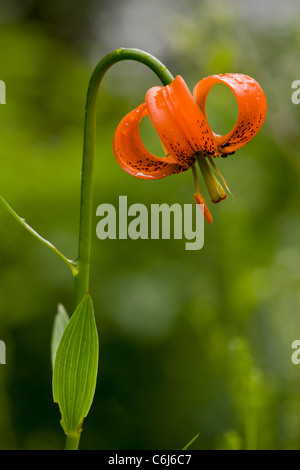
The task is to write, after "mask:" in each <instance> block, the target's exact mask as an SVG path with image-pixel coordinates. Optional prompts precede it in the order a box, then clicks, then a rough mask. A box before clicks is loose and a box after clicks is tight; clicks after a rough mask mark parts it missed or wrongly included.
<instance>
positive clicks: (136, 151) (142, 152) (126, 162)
mask: <svg viewBox="0 0 300 470" xmlns="http://www.w3.org/2000/svg"><path fill="white" fill-rule="evenodd" d="M147 114H148V111H147V107H146V104H145V103H143V104H141V105H140V106H138V107H137V108H136V109H134V110H133V111H131V112H130V113H128V114H127V115H126V116H125V117H124V118H123V119H122V121H121V122H120V124H119V125H118V127H117V129H116V132H115V135H114V139H113V150H114V154H115V157H116V160H117V162H118V163H119V165H120V166H121V167H122V168H123V170H125V171H126V172H127V173H129V174H130V175H133V176H135V177H136V178H141V179H159V178H164V177H166V176H168V175H171V174H173V173H180V172H181V171H183V170H184V169H183V168H182V167H181V165H179V164H178V163H176V162H175V161H174V159H173V158H172V157H170V156H167V157H156V156H155V155H152V154H151V153H150V152H148V150H147V149H146V148H145V147H144V145H143V143H142V141H141V137H140V133H139V123H140V121H141V119H142V118H143V117H144V116H146V115H147Z"/></svg>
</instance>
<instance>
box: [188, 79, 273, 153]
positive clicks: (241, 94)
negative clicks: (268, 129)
mask: <svg viewBox="0 0 300 470" xmlns="http://www.w3.org/2000/svg"><path fill="white" fill-rule="evenodd" d="M216 83H224V84H225V85H227V86H228V87H229V88H230V89H231V90H232V91H233V93H234V95H235V97H236V100H237V103H238V110H239V114H238V118H237V122H236V124H235V126H234V128H233V129H232V130H231V131H230V132H229V133H228V134H226V135H224V136H219V135H217V134H215V139H216V143H217V146H218V150H219V151H220V152H221V153H230V152H234V151H235V150H237V149H239V148H240V147H242V146H243V145H245V144H246V143H248V142H249V141H250V140H251V139H252V138H253V137H254V136H255V135H256V134H257V132H258V131H259V129H260V128H261V126H262V125H263V122H264V119H265V117H266V112H267V100H266V97H265V94H264V92H263V90H262V88H261V87H260V85H259V84H258V83H257V82H256V81H255V80H254V79H253V78H251V77H249V76H247V75H243V74H239V73H226V74H221V75H211V76H210V77H206V78H204V79H203V80H201V81H200V82H199V83H198V84H197V85H196V86H195V88H194V91H193V95H194V98H195V100H196V102H197V104H198V106H199V107H200V109H201V110H202V112H203V113H204V114H205V115H206V111H205V103H206V98H207V95H208V93H209V91H210V90H211V88H212V87H213V86H214V85H215V84H216Z"/></svg>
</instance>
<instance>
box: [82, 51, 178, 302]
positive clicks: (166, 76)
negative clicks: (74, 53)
mask: <svg viewBox="0 0 300 470" xmlns="http://www.w3.org/2000/svg"><path fill="white" fill-rule="evenodd" d="M122 60H135V61H137V62H141V63H143V64H144V65H147V66H148V67H149V68H150V69H151V70H153V72H154V73H155V74H156V75H157V76H158V77H159V78H160V80H161V81H162V83H163V85H168V84H169V83H171V82H172V81H173V80H174V77H173V76H172V75H171V74H170V72H169V71H168V70H167V69H166V67H165V66H164V65H163V64H162V63H161V62H160V61H159V60H158V59H156V58H155V57H153V56H152V55H150V54H147V53H146V52H144V51H140V50H138V49H123V48H121V49H117V50H116V51H114V52H112V53H110V54H108V55H107V56H105V57H104V58H103V59H102V60H101V61H100V62H99V63H98V65H97V66H96V68H95V69H94V72H93V74H92V76H91V79H90V83H89V87H88V91H87V99H86V108H85V125H84V142H83V160H82V172H81V178H82V180H81V203H80V227H79V245H78V258H77V270H78V273H77V275H76V277H75V304H76V306H77V305H78V304H79V302H80V301H81V299H82V298H83V297H84V295H85V294H86V293H87V292H88V291H89V273H90V258H91V237H92V216H93V213H92V209H93V204H92V196H93V167H94V142H95V131H96V111H97V96H98V90H99V85H100V83H101V80H102V78H103V76H104V74H105V72H106V71H107V70H108V69H109V68H110V67H111V66H112V65H114V64H115V63H117V62H120V61H122Z"/></svg>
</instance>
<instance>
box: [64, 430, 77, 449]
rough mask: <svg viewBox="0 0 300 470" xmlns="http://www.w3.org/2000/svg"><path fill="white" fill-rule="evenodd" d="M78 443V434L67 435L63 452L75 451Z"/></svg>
mask: <svg viewBox="0 0 300 470" xmlns="http://www.w3.org/2000/svg"><path fill="white" fill-rule="evenodd" d="M79 441H80V434H79V433H78V434H76V435H69V434H67V438H66V445H65V450H77V449H78V446H79Z"/></svg>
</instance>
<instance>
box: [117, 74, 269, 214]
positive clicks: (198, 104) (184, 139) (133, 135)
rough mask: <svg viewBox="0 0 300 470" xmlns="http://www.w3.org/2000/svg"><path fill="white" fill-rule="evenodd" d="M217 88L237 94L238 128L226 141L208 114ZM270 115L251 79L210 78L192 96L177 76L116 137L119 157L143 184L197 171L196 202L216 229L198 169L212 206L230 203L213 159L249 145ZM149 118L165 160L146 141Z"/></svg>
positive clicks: (150, 93) (154, 91) (152, 94)
mask: <svg viewBox="0 0 300 470" xmlns="http://www.w3.org/2000/svg"><path fill="white" fill-rule="evenodd" d="M217 83H223V84H225V85H227V86H228V87H229V88H230V89H231V90H232V91H233V93H234V95H235V98H236V100H237V103H238V110H239V112H238V118H237V122H236V124H235V126H234V127H233V129H232V130H231V131H230V132H229V133H228V134H226V135H223V136H221V135H219V134H216V133H214V132H213V131H212V130H211V128H210V126H209V124H208V121H207V115H206V110H205V103H206V98H207V95H208V93H209V91H210V90H211V88H212V87H213V86H214V85H215V84H217ZM266 111H267V102H266V98H265V95H264V92H263V90H262V88H261V87H260V85H259V84H258V83H257V82H256V81H255V80H254V79H253V78H251V77H248V76H247V75H242V74H237V73H227V74H222V75H212V76H210V77H206V78H204V79H203V80H201V81H200V82H199V83H198V84H197V85H196V86H195V88H194V90H193V94H191V92H190V91H189V89H188V87H187V85H186V83H185V82H184V80H183V78H182V77H181V76H179V75H178V76H177V77H176V78H175V79H174V80H173V81H172V82H171V83H170V85H166V86H164V87H162V86H156V87H153V88H151V89H150V90H149V91H148V92H147V94H146V97H145V103H143V104H141V105H140V106H138V107H137V108H136V109H134V110H133V111H131V112H130V113H129V114H127V115H126V116H125V117H124V118H123V119H122V121H121V122H120V124H119V125H118V127H117V129H116V132H115V135H114V141H113V148H114V154H115V157H116V159H117V161H118V163H119V165H120V166H121V167H122V168H123V169H124V170H125V171H126V172H127V173H129V174H131V175H133V176H135V177H136V178H141V179H159V178H164V177H166V176H168V175H172V174H175V173H181V172H183V171H186V170H188V169H189V168H192V169H193V174H194V181H195V187H196V193H195V194H194V199H195V201H196V203H197V204H203V205H204V216H205V218H206V220H207V221H208V222H209V223H211V222H212V216H211V214H210V212H209V210H208V207H207V205H206V203H205V200H204V198H203V196H202V195H201V194H200V192H199V187H198V180H197V174H196V167H195V163H196V162H197V163H198V164H199V167H200V170H201V173H202V175H203V178H204V181H205V183H206V186H207V189H208V192H209V194H210V197H211V201H212V202H213V203H218V202H220V201H222V200H223V199H225V198H226V192H225V190H224V188H223V186H222V184H221V183H220V182H219V181H218V179H217V177H216V176H215V174H214V172H215V173H216V174H217V175H218V176H219V177H220V179H221V180H222V182H223V184H224V186H225V187H226V189H227V190H228V191H229V189H228V187H227V185H226V182H225V180H224V178H223V177H222V175H221V174H220V173H219V172H218V170H217V168H216V166H215V163H214V158H216V157H226V156H227V155H229V154H232V153H234V152H235V151H236V150H237V149H239V148H240V147H242V146H243V145H245V144H246V143H248V142H249V141H250V140H251V139H252V138H253V137H254V136H255V135H256V134H257V132H258V131H259V129H260V128H261V126H262V124H263V122H264V119H265V116H266ZM146 115H149V117H150V119H151V121H152V124H153V126H154V128H155V130H156V132H157V134H158V136H159V138H160V140H161V143H162V146H163V149H164V151H165V156H164V157H158V156H155V155H152V154H151V153H150V152H148V150H147V149H146V148H145V147H144V145H143V143H142V141H141V137H140V133H139V123H140V121H141V119H142V118H143V117H144V116H146ZM212 170H214V172H213V171H212Z"/></svg>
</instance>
